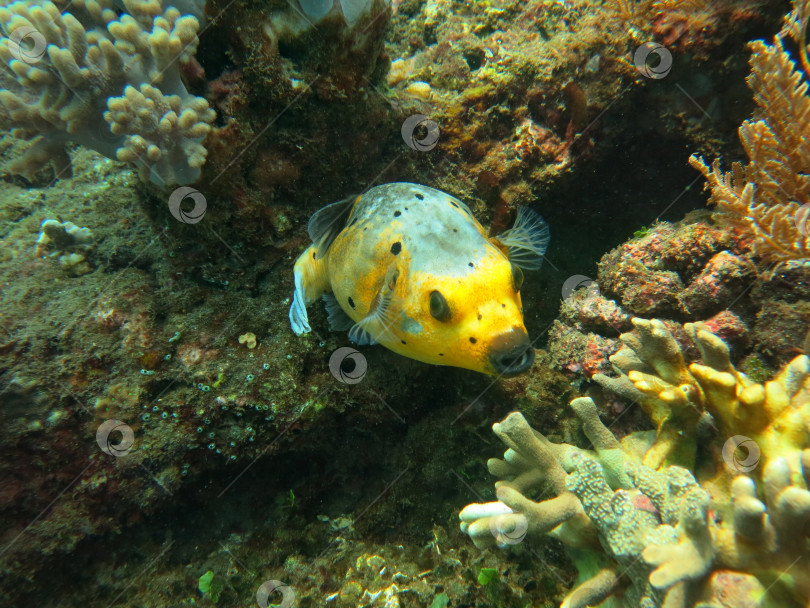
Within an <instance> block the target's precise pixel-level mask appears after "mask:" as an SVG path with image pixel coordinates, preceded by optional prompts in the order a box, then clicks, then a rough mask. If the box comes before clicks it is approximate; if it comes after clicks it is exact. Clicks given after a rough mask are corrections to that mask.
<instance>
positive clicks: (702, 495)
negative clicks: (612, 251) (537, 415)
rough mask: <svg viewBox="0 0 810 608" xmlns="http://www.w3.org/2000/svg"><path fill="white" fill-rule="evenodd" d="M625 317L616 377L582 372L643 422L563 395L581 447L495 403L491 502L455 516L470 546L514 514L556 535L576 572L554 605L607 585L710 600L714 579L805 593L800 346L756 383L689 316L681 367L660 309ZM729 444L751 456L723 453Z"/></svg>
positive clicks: (805, 428) (645, 599) (617, 598)
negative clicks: (688, 357) (503, 413)
mask: <svg viewBox="0 0 810 608" xmlns="http://www.w3.org/2000/svg"><path fill="white" fill-rule="evenodd" d="M633 325H634V326H635V330H634V332H631V333H626V334H622V337H621V339H622V341H623V342H624V344H625V348H624V349H623V350H621V351H620V352H619V353H617V354H616V355H615V356H614V357H612V358H611V362H612V363H613V364H614V365H615V366H616V368H617V371H619V372H620V376H619V377H618V378H607V377H606V376H595V379H596V380H597V381H599V382H600V383H601V384H602V385H603V386H605V387H607V388H609V389H611V390H615V391H618V392H619V393H621V394H623V395H624V396H626V397H628V398H631V399H633V400H634V401H638V402H639V403H640V404H641V406H642V407H643V408H644V410H645V411H646V412H647V413H648V414H649V415H650V417H651V418H652V420H653V423H654V424H655V426H656V430H655V431H652V432H650V431H643V432H637V433H631V434H630V435H628V436H626V437H625V438H623V439H622V440H621V441H618V440H617V439H616V438H615V437H614V436H613V434H612V433H611V432H610V431H609V429H607V428H606V427H605V426H604V425H603V424H602V422H601V421H600V420H599V415H598V413H597V409H596V406H595V405H594V403H593V402H592V401H591V400H590V399H589V398H579V399H575V400H574V401H573V402H572V403H571V406H572V408H573V409H574V411H575V413H576V415H577V417H578V418H579V419H580V420H581V421H582V423H583V431H584V433H585V435H586V436H587V438H588V439H589V440H590V442H591V444H592V446H593V450H585V449H581V448H578V447H575V446H572V445H568V444H555V443H552V442H550V441H549V440H548V439H546V438H545V437H544V436H543V435H542V434H540V433H538V432H537V431H534V430H533V429H531V427H530V426H529V425H528V423H527V422H526V420H525V419H524V418H523V416H522V415H521V414H519V413H513V414H510V415H509V417H507V418H506V420H504V421H503V422H501V423H498V424H495V425H494V426H493V430H494V431H495V433H496V435H498V437H499V438H500V439H501V440H502V441H503V442H504V443H505V444H506V445H507V446H508V448H509V449H507V451H506V453H505V457H504V460H503V461H502V460H497V459H492V460H490V461H489V463H488V466H489V470H490V472H492V473H493V474H494V475H496V476H498V477H499V478H501V479H502V481H499V482H498V483H497V484H496V488H497V492H496V495H497V498H498V502H495V503H488V504H485V505H480V504H476V505H469V506H468V507H467V508H465V509H464V510H463V511H462V512H461V515H460V517H461V520H462V530H463V531H465V532H466V533H467V534H469V535H470V536H471V537H472V538H473V540H474V541H475V543H476V545H478V546H484V545H486V544H491V543H493V542H496V541H497V543H498V544H501V545H505V544H514V542H516V541H514V540H513V541H512V542H511V543H510V542H509V541H508V540H507V542H504V540H505V539H509V538H514V531H515V530H518V529H520V528H521V522H522V521H524V520H525V522H526V523H525V525H523V526H522V528H523V530H524V531H528V532H529V533H531V532H544V533H548V534H549V535H551V536H554V537H556V538H558V539H560V540H561V541H562V542H563V543H564V544H565V545H566V546H567V547H568V548H569V550H570V554H571V556H572V559H573V560H574V563H575V565H576V566H577V568H578V569H579V571H580V578H581V579H582V582H581V583H580V584H579V585H578V586H577V587H576V588H575V589H574V590H573V591H571V592H570V593H569V594H568V595H567V596H566V598H565V600H564V601H563V603H562V606H563V607H564V608H578V607H584V606H588V605H596V604H597V603H599V602H602V601H603V600H605V599H606V598H608V597H611V598H612V599H611V600H608V602H611V601H612V602H613V603H605V604H603V605H604V606H607V605H610V606H634V607H635V606H642V607H645V608H653V607H666V608H672V607H687V606H690V607H691V606H726V605H730V604H726V603H724V600H723V597H724V596H725V595H727V594H728V592H729V589H728V586H729V585H734V589H736V590H737V592H738V593H743V591H742V590H745V591H744V593H745V595H746V598H745V601H746V602H748V603H747V604H746V605H750V606H759V607H765V606H780V607H781V608H789V607H796V608H798V607H800V606H805V604H806V601H807V598H808V597H810V492H808V488H809V487H810V359H809V358H808V357H806V356H804V355H801V356H799V357H797V358H796V359H794V360H793V361H792V362H791V363H790V364H789V365H787V366H786V367H785V368H784V369H783V370H782V371H781V372H780V373H779V374H778V375H777V376H776V377H775V378H774V379H773V380H771V381H770V382H767V383H765V384H764V385H763V384H757V383H755V382H752V381H751V380H749V379H748V378H747V377H746V376H745V375H744V374H742V373H740V372H738V371H737V370H736V369H735V368H734V367H733V366H732V364H731V362H730V358H729V351H728V347H727V346H726V345H725V344H724V343H723V342H722V340H720V339H719V338H717V337H716V336H715V335H713V334H711V333H710V332H708V331H706V329H705V328H704V327H702V326H701V325H700V324H687V325H686V327H685V329H686V331H687V333H688V334H689V335H691V337H692V339H693V340H694V342H695V344H696V346H697V348H698V350H699V352H700V354H701V362H700V363H697V362H695V363H691V364H689V365H687V364H686V361H685V358H684V354H683V351H682V349H681V347H680V346H679V345H678V343H677V342H676V341H675V339H674V338H673V336H672V335H671V333H670V332H669V331H668V330H667V329H666V326H665V325H664V324H663V323H661V322H660V321H648V320H643V319H634V320H633ZM712 419H713V420H714V422H715V424H716V426H717V429H718V431H719V433H718V437H719V438H720V440H721V441H722V440H724V439H727V441H726V442H725V444H724V446H723V449H722V451H721V450H720V449H719V446H717V447H715V446H712V447H713V448H715V449H714V450H712V449H708V448H706V449H702V450H700V451H699V450H697V446H696V435H698V434H699V433H700V427H701V426H703V427H704V428H705V427H707V426H709V425H707V424H705V423H706V421H707V420H709V421H710V420H712ZM741 446H742V448H743V449H745V448H747V449H748V450H749V456H752V455H753V456H755V457H756V458H747V459H746V460H744V461H742V462H741V461H740V460H739V459H737V456H738V454H737V453H736V451H737V450H738V449H739V448H740V447H741ZM698 453H700V454H701V455H704V454H714V456H715V458H714V459H711V458H706V457H705V456H702V457H703V459H704V460H707V461H706V462H704V461H701V458H700V457H698V456H697V454H698ZM721 454H722V458H721ZM758 455H761V460H762V463H761V465H760V466H757V465H758V464H759V456H758ZM752 460H753V462H751V461H752ZM676 462H677V463H678V465H681V466H678V465H676V464H673V463H676ZM541 492H544V493H545V494H548V493H551V494H552V495H553V498H551V499H543V495H541ZM519 538H520V539H522V536H520V537H519ZM735 601H742V600H735ZM733 605H735V606H736V605H742V604H733Z"/></svg>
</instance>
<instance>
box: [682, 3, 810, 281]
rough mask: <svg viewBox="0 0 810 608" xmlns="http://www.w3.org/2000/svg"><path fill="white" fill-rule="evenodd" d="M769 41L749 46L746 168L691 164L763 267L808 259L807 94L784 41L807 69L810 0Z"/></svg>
mask: <svg viewBox="0 0 810 608" xmlns="http://www.w3.org/2000/svg"><path fill="white" fill-rule="evenodd" d="M793 7H794V10H793V12H791V13H790V15H788V17H787V19H786V25H785V27H784V28H783V30H782V32H781V33H780V34H779V35H778V36H776V37H775V39H774V42H773V44H771V45H769V44H765V43H764V42H763V41H761V40H757V41H754V42H752V43H751V45H750V46H751V50H752V51H753V53H752V55H751V60H750V63H751V74H750V76H749V77H748V79H747V81H748V86H749V87H750V88H751V90H752V91H753V93H754V100H755V101H756V103H757V106H758V110H757V113H756V114H755V116H754V118H752V119H751V120H747V121H745V122H744V123H743V124H742V125H741V126H740V130H739V134H740V141H741V143H742V145H743V148H744V149H745V152H746V155H747V156H748V159H749V161H748V163H747V164H745V165H743V164H742V163H734V165H733V166H732V169H731V172H729V173H726V172H724V171H723V170H722V169H721V168H720V163H719V161H717V160H716V161H715V162H714V164H713V165H712V167H711V168H709V166H708V165H707V164H706V163H705V162H704V161H703V159H702V158H698V157H697V156H692V158H690V163H691V164H692V165H693V166H694V167H695V168H697V169H698V170H699V171H701V173H703V175H705V176H706V179H707V180H708V186H709V187H710V189H711V201H712V202H713V203H715V204H716V205H717V210H718V211H719V214H718V217H719V218H720V219H722V220H724V221H726V222H728V223H729V224H731V225H734V226H737V227H739V228H741V229H742V231H743V232H745V233H748V234H750V237H751V239H752V241H753V248H754V252H755V253H756V254H757V255H758V256H759V257H760V258H761V259H762V260H763V261H764V262H766V263H773V264H786V265H787V266H788V267H790V266H794V265H799V264H803V263H804V262H806V261H807V260H808V259H810V231H809V230H808V216H809V215H810V177H808V173H810V97H808V95H807V87H808V84H807V82H806V78H807V76H808V74H807V73H805V74H804V76H803V75H802V73H801V72H800V71H799V70H798V69H797V66H796V64H795V63H794V62H793V61H792V60H791V58H790V55H789V54H788V52H787V51H786V50H785V49H784V47H783V44H782V39H783V37H785V36H790V37H791V38H793V42H794V43H795V44H797V45H798V46H799V49H800V56H801V57H802V63H803V65H804V69H805V70H807V68H808V61H807V47H806V44H805V34H804V32H805V30H806V28H807V21H808V16H810V2H807V1H796V2H794V3H793Z"/></svg>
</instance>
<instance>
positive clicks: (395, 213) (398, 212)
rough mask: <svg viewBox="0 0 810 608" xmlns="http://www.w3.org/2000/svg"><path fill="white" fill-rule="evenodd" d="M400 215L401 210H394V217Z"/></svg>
mask: <svg viewBox="0 0 810 608" xmlns="http://www.w3.org/2000/svg"><path fill="white" fill-rule="evenodd" d="M400 215H402V211H394V217H399V216H400Z"/></svg>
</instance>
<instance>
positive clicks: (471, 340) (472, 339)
mask: <svg viewBox="0 0 810 608" xmlns="http://www.w3.org/2000/svg"><path fill="white" fill-rule="evenodd" d="M476 342H478V340H476V339H475V338H470V344H475V343H476Z"/></svg>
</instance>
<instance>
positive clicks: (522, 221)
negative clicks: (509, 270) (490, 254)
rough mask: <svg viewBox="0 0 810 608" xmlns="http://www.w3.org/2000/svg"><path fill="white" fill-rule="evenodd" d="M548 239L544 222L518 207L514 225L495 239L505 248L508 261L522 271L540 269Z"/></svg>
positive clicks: (534, 214) (549, 235)
mask: <svg viewBox="0 0 810 608" xmlns="http://www.w3.org/2000/svg"><path fill="white" fill-rule="evenodd" d="M550 239H551V233H550V232H549V229H548V224H546V221H545V220H544V219H543V218H542V217H540V216H539V215H538V214H537V213H535V212H534V211H532V210H531V209H529V208H528V207H519V208H518V212H517V219H516V220H515V225H514V226H512V228H510V229H509V230H507V231H506V232H503V233H501V234H499V235H498V237H497V240H498V241H500V242H501V243H502V244H503V245H504V246H505V247H506V248H507V250H508V252H509V261H510V262H512V263H514V264H515V265H516V266H519V267H520V268H523V269H524V270H537V269H538V268H540V266H541V265H542V263H543V254H545V252H546V248H547V247H548V242H549V240H550Z"/></svg>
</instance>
